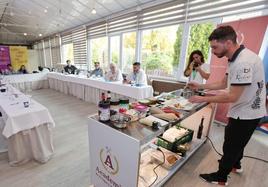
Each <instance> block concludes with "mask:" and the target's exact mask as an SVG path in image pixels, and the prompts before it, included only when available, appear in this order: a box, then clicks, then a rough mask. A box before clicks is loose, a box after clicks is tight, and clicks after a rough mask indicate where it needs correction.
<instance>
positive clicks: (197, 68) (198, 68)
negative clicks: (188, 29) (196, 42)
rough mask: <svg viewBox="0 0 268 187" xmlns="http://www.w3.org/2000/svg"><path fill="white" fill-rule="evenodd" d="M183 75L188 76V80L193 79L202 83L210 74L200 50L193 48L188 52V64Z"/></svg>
mask: <svg viewBox="0 0 268 187" xmlns="http://www.w3.org/2000/svg"><path fill="white" fill-rule="evenodd" d="M184 76H185V77H189V82H190V81H194V82H197V83H199V84H202V83H204V81H205V80H208V78H209V76H210V67H209V64H207V63H205V61H204V56H203V54H202V52H201V51H200V50H195V51H193V52H192V53H191V54H190V57H189V61H188V65H187V67H186V69H185V71H184Z"/></svg>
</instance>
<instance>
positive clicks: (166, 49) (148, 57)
mask: <svg viewBox="0 0 268 187" xmlns="http://www.w3.org/2000/svg"><path fill="white" fill-rule="evenodd" d="M181 39H182V27H181V26H178V25H175V26H168V27H162V28H156V29H150V30H144V31H143V32H142V54H141V58H142V68H143V69H144V70H145V71H146V74H148V75H151V76H158V77H159V76H160V77H170V78H173V77H174V76H175V75H176V73H177V69H178V63H179V60H178V59H179V55H180V47H181Z"/></svg>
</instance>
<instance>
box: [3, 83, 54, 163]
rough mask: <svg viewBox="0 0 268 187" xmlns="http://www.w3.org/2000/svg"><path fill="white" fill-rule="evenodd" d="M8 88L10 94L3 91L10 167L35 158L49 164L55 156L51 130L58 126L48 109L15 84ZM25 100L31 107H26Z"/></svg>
mask: <svg viewBox="0 0 268 187" xmlns="http://www.w3.org/2000/svg"><path fill="white" fill-rule="evenodd" d="M7 87H8V92H4V93H2V92H0V112H1V113H2V119H3V122H4V127H3V128H2V130H1V134H2V137H1V138H2V139H3V138H4V140H6V141H7V144H8V155H9V161H10V164H11V165H20V164H22V163H25V162H27V161H29V160H31V159H35V160H37V161H39V162H41V163H44V162H46V161H47V160H48V159H49V158H50V157H51V156H52V154H53V145H52V135H51V129H52V128H53V127H54V126H55V123H54V121H53V119H52V117H51V115H50V113H49V111H48V109H47V108H46V107H44V106H43V105H41V104H40V103H38V102H36V101H35V100H33V99H31V98H29V96H27V95H24V94H22V93H21V92H20V91H18V90H17V89H15V88H14V87H12V86H11V85H8V86H7ZM25 101H26V102H29V103H30V104H29V107H26V108H25V107H24V104H23V102H25ZM0 140H1V139H0ZM0 144H2V145H3V142H1V143H0Z"/></svg>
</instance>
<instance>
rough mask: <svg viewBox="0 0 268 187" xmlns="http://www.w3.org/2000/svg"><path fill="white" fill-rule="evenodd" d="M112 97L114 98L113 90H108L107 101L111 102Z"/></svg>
mask: <svg viewBox="0 0 268 187" xmlns="http://www.w3.org/2000/svg"><path fill="white" fill-rule="evenodd" d="M111 98H112V96H111V92H110V91H108V92H107V101H109V102H110V100H111Z"/></svg>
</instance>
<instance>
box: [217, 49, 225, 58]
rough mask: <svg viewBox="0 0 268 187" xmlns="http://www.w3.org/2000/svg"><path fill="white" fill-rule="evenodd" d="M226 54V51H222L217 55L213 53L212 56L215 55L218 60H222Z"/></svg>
mask: <svg viewBox="0 0 268 187" xmlns="http://www.w3.org/2000/svg"><path fill="white" fill-rule="evenodd" d="M226 53H227V50H226V49H224V50H223V51H222V52H221V53H218V54H217V53H214V55H216V56H217V57H218V58H222V57H224V56H225V55H226Z"/></svg>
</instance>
